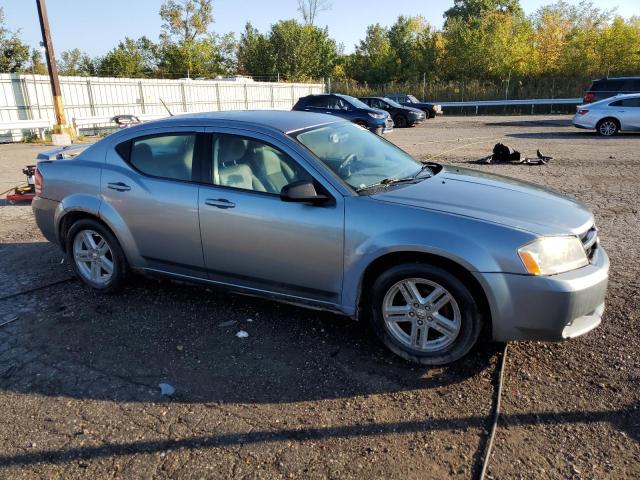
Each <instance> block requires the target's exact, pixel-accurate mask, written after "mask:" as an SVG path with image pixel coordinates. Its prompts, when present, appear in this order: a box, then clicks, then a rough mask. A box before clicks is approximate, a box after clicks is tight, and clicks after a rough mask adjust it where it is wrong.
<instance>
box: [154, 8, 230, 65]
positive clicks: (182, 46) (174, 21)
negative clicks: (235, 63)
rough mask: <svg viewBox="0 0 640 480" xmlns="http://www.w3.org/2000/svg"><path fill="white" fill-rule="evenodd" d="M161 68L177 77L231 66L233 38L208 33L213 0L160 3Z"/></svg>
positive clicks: (211, 18)
mask: <svg viewBox="0 0 640 480" xmlns="http://www.w3.org/2000/svg"><path fill="white" fill-rule="evenodd" d="M160 18H162V20H163V21H164V23H163V25H162V32H161V34H160V46H161V48H160V57H161V58H160V71H161V72H162V73H163V74H166V75H169V76H177V77H183V76H185V77H191V76H211V75H216V74H218V73H224V72H225V71H226V70H227V69H228V61H226V59H227V51H228V49H229V44H230V38H229V37H227V36H225V37H218V36H216V35H214V34H211V33H209V26H210V25H211V24H212V23H213V6H212V0H183V1H182V2H178V1H176V0H167V1H165V2H164V3H163V4H162V6H161V7H160Z"/></svg>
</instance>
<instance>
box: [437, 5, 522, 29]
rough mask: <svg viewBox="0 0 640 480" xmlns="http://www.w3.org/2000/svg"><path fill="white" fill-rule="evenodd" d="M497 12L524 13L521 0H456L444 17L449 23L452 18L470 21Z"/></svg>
mask: <svg viewBox="0 0 640 480" xmlns="http://www.w3.org/2000/svg"><path fill="white" fill-rule="evenodd" d="M495 12H499V13H509V14H512V15H513V14H515V15H520V16H522V15H523V14H524V12H523V10H522V7H521V6H520V0H454V2H453V7H451V8H450V9H449V10H447V11H446V12H444V17H445V18H446V22H447V23H448V22H449V20H452V19H462V20H464V21H470V20H473V19H476V18H479V17H482V16H483V15H485V14H487V13H495Z"/></svg>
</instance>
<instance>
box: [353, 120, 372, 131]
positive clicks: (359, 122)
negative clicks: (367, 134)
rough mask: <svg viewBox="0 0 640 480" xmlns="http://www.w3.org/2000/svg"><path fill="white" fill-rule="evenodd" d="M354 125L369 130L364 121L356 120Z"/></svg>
mask: <svg viewBox="0 0 640 480" xmlns="http://www.w3.org/2000/svg"><path fill="white" fill-rule="evenodd" d="M353 123H355V124H356V125H360V126H361V127H363V128H366V129H367V130H368V129H369V124H368V123H367V122H365V121H364V120H356V121H355V122H353Z"/></svg>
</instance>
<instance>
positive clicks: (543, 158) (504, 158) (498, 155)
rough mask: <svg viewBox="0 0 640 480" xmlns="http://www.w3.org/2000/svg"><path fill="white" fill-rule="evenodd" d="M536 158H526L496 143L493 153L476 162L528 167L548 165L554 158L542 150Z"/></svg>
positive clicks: (537, 153)
mask: <svg viewBox="0 0 640 480" xmlns="http://www.w3.org/2000/svg"><path fill="white" fill-rule="evenodd" d="M536 155H537V156H536V157H533V158H532V157H525V158H522V155H521V154H520V152H518V151H517V150H514V149H513V148H511V147H508V146H506V145H504V144H502V143H496V144H495V146H494V147H493V153H492V154H491V155H488V156H486V157H483V158H481V159H479V160H477V161H476V163H481V164H489V163H513V164H526V165H546V164H547V163H549V161H550V160H553V157H550V156H548V155H544V154H543V153H542V152H541V151H540V149H538V150H537V151H536Z"/></svg>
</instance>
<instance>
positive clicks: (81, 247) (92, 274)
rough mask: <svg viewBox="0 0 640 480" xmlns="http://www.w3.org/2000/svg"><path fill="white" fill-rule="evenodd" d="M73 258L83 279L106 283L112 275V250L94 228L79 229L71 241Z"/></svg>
mask: <svg viewBox="0 0 640 480" xmlns="http://www.w3.org/2000/svg"><path fill="white" fill-rule="evenodd" d="M73 258H74V260H75V262H76V266H77V267H78V272H79V273H80V275H82V277H83V278H84V279H85V280H88V281H89V282H91V283H94V284H96V285H100V286H102V285H106V284H107V283H109V281H110V280H111V277H112V276H113V263H114V262H113V252H112V251H111V247H110V246H109V244H108V243H107V240H106V239H105V238H104V237H103V236H102V235H100V234H99V233H98V232H96V231H95V230H88V229H87V230H80V231H79V232H78V233H77V235H76V237H75V239H74V241H73Z"/></svg>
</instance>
